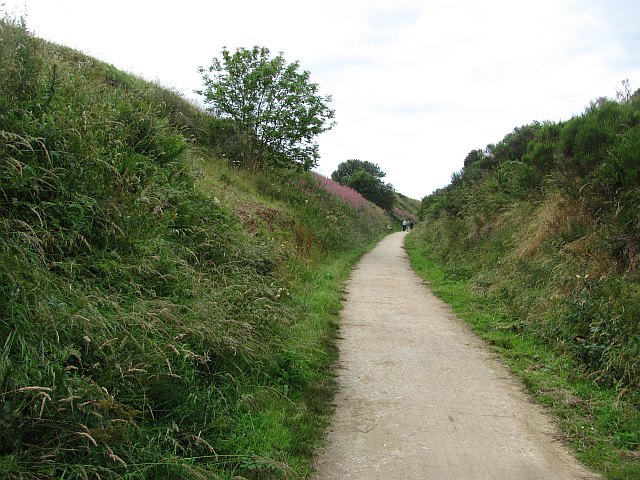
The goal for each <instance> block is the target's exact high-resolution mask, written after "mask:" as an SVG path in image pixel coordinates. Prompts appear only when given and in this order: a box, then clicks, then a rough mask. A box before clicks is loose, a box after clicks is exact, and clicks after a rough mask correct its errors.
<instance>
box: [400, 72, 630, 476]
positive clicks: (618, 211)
mask: <svg viewBox="0 0 640 480" xmlns="http://www.w3.org/2000/svg"><path fill="white" fill-rule="evenodd" d="M624 86H625V91H623V92H621V93H620V94H619V96H618V98H617V99H616V100H610V99H599V100H598V101H596V102H593V104H592V105H591V106H590V107H589V108H588V109H587V110H586V111H585V112H584V113H583V114H582V115H579V116H576V117H574V118H572V119H570V120H568V121H565V122H561V123H551V122H547V123H537V122H535V123H532V124H530V125H525V126H522V127H519V128H516V129H515V130H514V131H513V132H511V133H509V134H507V135H506V136H505V137H504V139H502V140H501V141H500V142H498V143H497V144H490V145H488V146H487V147H486V148H484V149H478V150H474V151H472V152H470V153H469V155H468V156H467V158H466V160H465V162H464V168H463V169H462V171H460V172H457V173H455V174H454V175H453V178H452V181H451V184H450V185H448V186H447V187H445V188H443V189H441V190H438V191H436V192H435V193H433V194H432V195H429V196H427V197H425V198H424V199H423V201H422V208H421V214H420V216H421V219H422V222H421V226H420V227H419V228H417V229H416V231H415V233H414V234H412V238H411V241H410V247H409V249H410V251H411V254H412V257H413V260H414V263H415V265H416V267H417V268H418V269H420V270H421V271H422V273H423V275H425V276H426V277H427V278H428V279H429V280H430V281H431V282H432V285H433V287H434V289H436V290H437V291H439V292H440V294H441V295H442V296H443V298H445V299H446V300H447V301H449V302H452V303H453V304H454V305H455V307H456V309H458V310H459V311H460V312H461V313H462V314H463V315H465V316H466V317H467V318H468V319H469V321H470V322H471V323H472V324H473V325H474V328H476V330H477V331H478V332H480V333H481V334H482V335H483V336H485V338H487V339H488V340H489V341H490V342H491V343H492V344H493V345H494V346H495V347H496V348H497V349H499V350H500V351H501V352H502V353H503V354H504V355H505V356H506V358H508V359H509V361H510V362H511V364H512V366H513V367H514V368H515V369H516V370H518V371H519V372H520V375H521V377H522V378H523V380H524V382H525V384H526V385H527V387H528V388H529V389H530V391H531V393H532V394H533V395H534V396H535V397H536V398H537V399H538V400H539V401H540V402H542V403H544V404H545V405H547V406H549V407H550V408H552V409H553V410H554V411H555V413H556V414H557V415H558V417H559V422H560V423H561V424H562V426H563V428H564V430H565V434H566V435H567V438H568V439H569V440H570V441H571V442H572V443H573V445H574V446H575V447H576V448H577V449H578V451H579V453H580V456H581V459H582V460H583V461H585V462H586V463H588V464H591V465H595V466H597V468H599V469H600V470H602V471H603V472H605V473H606V474H607V475H608V478H638V476H639V475H640V461H639V457H638V448H639V443H640V414H639V413H638V412H639V408H640V395H639V392H640V323H639V322H638V319H639V318H640V157H639V155H640V92H636V93H635V94H631V92H630V91H629V90H628V84H626V83H625V84H624Z"/></svg>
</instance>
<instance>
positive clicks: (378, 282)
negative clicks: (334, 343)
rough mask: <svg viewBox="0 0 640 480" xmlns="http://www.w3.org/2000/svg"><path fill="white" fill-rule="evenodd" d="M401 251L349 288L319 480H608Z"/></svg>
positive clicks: (372, 258) (366, 268)
mask: <svg viewBox="0 0 640 480" xmlns="http://www.w3.org/2000/svg"><path fill="white" fill-rule="evenodd" d="M403 241H404V233H394V234H391V235H389V236H388V237H386V238H385V239H384V240H383V241H382V242H381V243H380V244H378V246H377V247H376V248H375V249H374V250H372V251H371V252H370V253H368V254H367V255H365V256H364V257H363V258H362V260H361V261H360V263H359V264H358V266H357V267H356V269H355V270H354V272H353V274H352V277H351V279H350V281H349V283H348V284H347V290H348V296H347V300H346V303H345V307H344V310H343V312H342V328H341V336H342V339H341V340H340V344H339V346H340V363H339V368H338V385H339V390H338V393H337V397H336V411H335V415H334V420H333V425H332V427H331V428H330V430H329V432H328V438H327V445H326V447H325V449H324V450H323V451H322V452H321V453H319V454H318V456H317V459H316V468H317V471H316V474H315V475H314V476H313V478H314V479H315V480H345V479H351V480H365V479H366V480H375V479H379V480H396V479H416V480H418V479H420V480H422V479H437V480H446V479H456V480H473V479H505V480H506V479H508V480H529V479H536V480H538V479H540V480H550V479H558V480H560V479H563V480H564V479H596V478H600V477H598V476H597V475H595V474H593V473H591V472H589V471H588V470H586V469H585V468H584V467H582V466H581V465H580V464H578V462H577V461H576V460H575V458H574V457H573V456H572V455H571V454H570V453H569V451H568V450H567V449H566V448H564V447H563V446H562V445H561V444H560V443H559V442H558V441H556V440H555V439H554V438H556V437H557V432H556V430H555V429H554V427H553V425H552V423H551V422H550V420H549V419H548V418H547V417H546V416H545V414H544V413H543V412H542V411H541V409H540V408H539V407H537V406H536V405H535V404H533V403H532V401H531V400H529V398H528V397H527V396H526V395H525V394H524V393H523V391H522V388H521V387H520V386H519V383H518V382H517V381H516V380H514V378H513V377H512V375H511V374H510V373H509V372H508V371H507V369H506V368H505V367H504V366H502V365H501V364H500V363H498V361H497V359H496V357H495V355H494V354H492V353H491V352H490V351H489V350H488V349H487V347H486V346H485V345H484V344H483V343H482V341H481V340H479V339H478V338H477V337H476V336H475V335H474V334H473V333H472V332H471V330H470V329H469V328H468V327H467V326H466V324H464V323H463V322H462V321H461V320H459V319H458V318H457V317H455V316H454V315H453V314H452V313H451V311H450V309H449V308H448V306H447V305H446V304H444V303H442V302H441V301H440V300H438V299H437V298H436V297H434V296H433V294H432V293H431V292H430V291H429V290H428V289H427V288H426V287H425V285H424V284H423V282H422V281H421V280H420V279H419V278H418V277H417V276H416V275H415V273H414V272H413V270H412V269H411V267H410V266H409V262H408V259H407V256H406V253H405V251H404V249H403V247H402V246H403Z"/></svg>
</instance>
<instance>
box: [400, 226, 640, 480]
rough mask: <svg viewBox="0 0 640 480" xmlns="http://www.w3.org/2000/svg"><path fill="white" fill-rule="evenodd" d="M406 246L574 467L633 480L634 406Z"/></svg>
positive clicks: (637, 471)
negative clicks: (546, 418)
mask: <svg viewBox="0 0 640 480" xmlns="http://www.w3.org/2000/svg"><path fill="white" fill-rule="evenodd" d="M406 248H407V251H408V253H409V256H410V258H411V263H412V266H413V268H414V269H415V270H416V272H417V273H418V275H419V276H420V277H421V278H423V279H425V280H427V281H428V282H429V284H430V285H429V287H430V288H431V290H432V291H433V292H434V293H435V294H436V295H437V296H438V297H439V298H441V299H442V300H443V301H445V302H446V303H448V304H450V305H451V307H452V309H453V311H454V312H455V313H456V314H457V315H458V316H460V317H461V318H462V319H464V320H465V321H467V322H468V323H469V324H470V325H471V327H472V328H473V330H474V331H475V332H476V333H477V334H478V335H479V336H480V337H481V338H483V339H484V340H485V341H486V342H487V343H488V344H489V345H490V346H491V348H492V349H493V350H495V351H496V352H497V353H499V354H500V356H501V357H502V358H503V360H504V361H505V363H506V364H508V365H509V366H510V368H511V369H512V370H513V372H514V373H515V374H516V375H517V376H518V377H519V378H520V380H521V381H522V383H523V385H524V386H525V387H526V389H527V391H528V392H529V393H530V394H531V396H532V397H533V398H534V399H535V400H536V401H537V402H539V403H540V404H542V405H544V406H545V407H546V408H547V410H548V411H549V412H550V414H551V415H552V416H553V417H554V418H555V421H556V423H557V424H558V425H559V427H560V429H561V431H562V433H563V436H564V437H563V440H564V441H565V442H566V443H567V444H570V445H571V446H572V447H573V449H574V450H575V452H576V455H577V458H578V459H579V460H580V461H582V462H583V463H584V464H586V465H588V466H589V467H591V468H594V469H595V470H597V471H599V472H602V473H603V474H604V475H605V476H606V478H609V479H629V480H631V479H635V478H640V453H639V450H638V442H639V441H640V438H639V437H640V412H639V411H638V409H637V407H635V406H634V405H633V404H630V403H625V402H624V401H622V400H621V399H620V396H619V392H616V390H615V389H613V388H606V387H603V386H600V385H598V384H597V383H595V382H594V381H593V380H592V378H590V377H589V375H588V372H585V370H584V368H583V367H582V366H581V365H580V364H579V362H577V361H576V359H575V357H573V356H572V355H571V354H570V353H568V352H566V351H563V350H562V349H560V348H558V347H553V346H550V345H549V344H548V343H546V342H544V341H542V340H541V339H540V338H539V337H538V336H536V335H534V334H533V333H531V332H528V331H527V330H526V329H524V328H522V325H520V324H519V323H517V322H514V320H513V319H512V317H510V316H509V314H508V311H505V308H504V305H502V304H501V303H500V302H499V301H497V300H496V299H495V298H490V297H487V296H486V295H479V294H477V293H474V292H473V291H472V288H471V282H469V280H468V279H461V278H456V276H455V275H453V276H452V275H448V274H447V273H446V271H445V269H443V267H442V266H441V264H440V263H439V262H438V261H436V260H435V259H434V257H433V255H432V253H431V247H430V245H429V244H428V243H425V242H424V238H423V237H421V236H416V235H415V234H411V235H409V236H408V237H407V241H406Z"/></svg>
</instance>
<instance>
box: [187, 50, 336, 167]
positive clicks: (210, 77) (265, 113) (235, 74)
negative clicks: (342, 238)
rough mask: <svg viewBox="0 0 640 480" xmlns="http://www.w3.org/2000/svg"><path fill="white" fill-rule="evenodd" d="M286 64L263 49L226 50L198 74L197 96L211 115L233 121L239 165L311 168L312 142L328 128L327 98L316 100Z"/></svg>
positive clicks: (313, 88) (304, 79)
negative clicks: (200, 88) (201, 86)
mask: <svg viewBox="0 0 640 480" xmlns="http://www.w3.org/2000/svg"><path fill="white" fill-rule="evenodd" d="M299 66H300V65H299V63H298V62H293V63H290V64H287V62H286V61H285V59H284V57H283V56H282V54H279V55H277V56H275V57H274V58H270V52H269V50H268V49H267V48H264V47H257V46H256V47H253V48H252V49H250V50H249V49H245V48H239V49H237V50H236V52H235V53H233V54H232V53H231V52H229V51H228V50H227V49H226V48H225V49H223V51H222V59H221V60H220V59H218V58H214V59H213V61H212V64H211V67H209V68H208V69H207V70H205V69H204V68H201V69H200V73H201V74H202V78H203V82H204V87H205V88H204V90H203V91H202V92H200V93H201V94H202V95H204V97H205V102H206V103H207V104H209V105H211V107H210V109H211V111H212V112H213V113H214V114H216V115H220V116H222V117H224V118H230V119H232V120H233V121H234V123H235V127H236V128H237V131H236V135H235V137H236V138H238V144H239V147H240V148H239V152H237V153H236V152H233V153H234V158H233V160H234V161H236V162H237V163H239V164H240V165H243V166H244V165H256V166H276V167H291V166H297V167H300V168H302V169H304V170H309V169H311V168H312V167H314V166H315V165H316V164H317V160H318V146H317V144H316V143H314V141H313V140H314V137H316V136H317V135H319V134H320V133H322V132H325V131H327V130H329V129H331V127H332V126H333V124H332V123H327V122H329V121H330V120H331V119H332V118H333V117H334V111H333V110H331V109H330V108H329V106H328V104H329V102H330V101H331V97H329V96H321V95H318V85H317V84H315V83H312V82H310V73H309V72H308V71H303V72H299V71H298V69H299Z"/></svg>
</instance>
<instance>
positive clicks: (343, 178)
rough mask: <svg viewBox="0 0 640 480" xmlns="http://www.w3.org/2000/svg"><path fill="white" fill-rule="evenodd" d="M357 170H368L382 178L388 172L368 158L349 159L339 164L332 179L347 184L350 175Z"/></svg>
mask: <svg viewBox="0 0 640 480" xmlns="http://www.w3.org/2000/svg"><path fill="white" fill-rule="evenodd" d="M357 171H364V172H368V173H370V174H371V175H373V176H374V177H376V178H378V179H380V178H383V177H385V176H386V175H387V174H386V173H384V172H383V171H382V169H381V168H380V167H379V166H378V165H376V164H375V163H371V162H367V161H366V160H355V159H352V160H347V161H346V162H342V163H341V164H340V165H338V168H337V169H336V170H335V172H333V173H332V174H331V179H332V180H333V181H335V182H338V183H342V184H345V183H346V182H348V180H349V177H351V175H353V174H354V173H355V172H357Z"/></svg>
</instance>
